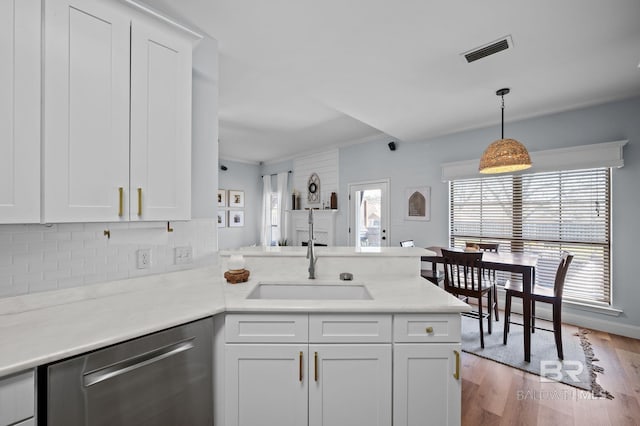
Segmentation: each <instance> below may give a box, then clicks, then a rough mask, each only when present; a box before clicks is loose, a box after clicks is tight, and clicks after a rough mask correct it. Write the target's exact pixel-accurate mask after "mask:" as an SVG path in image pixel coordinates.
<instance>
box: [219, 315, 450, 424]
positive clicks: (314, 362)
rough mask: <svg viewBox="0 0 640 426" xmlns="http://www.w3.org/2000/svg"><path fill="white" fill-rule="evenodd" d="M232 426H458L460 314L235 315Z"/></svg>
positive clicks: (228, 389)
mask: <svg viewBox="0 0 640 426" xmlns="http://www.w3.org/2000/svg"><path fill="white" fill-rule="evenodd" d="M224 357H225V361H224V366H225V374H224V376H225V379H224V381H225V383H224V424H225V425H226V426H254V425H255V426H257V425H261V426H262V425H278V426H288V425H291V426H304V425H310V426H360V425H367V426H391V425H394V426H410V425H411V426H413V425H416V426H417V425H424V424H434V425H459V424H460V398H461V384H460V383H461V381H460V376H459V374H460V315H459V314H428V315H427V314H425V315H420V314H396V315H391V314H320V313H318V314H289V315H287V314H227V315H226V316H225V351H224Z"/></svg>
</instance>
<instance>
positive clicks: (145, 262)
mask: <svg viewBox="0 0 640 426" xmlns="http://www.w3.org/2000/svg"><path fill="white" fill-rule="evenodd" d="M137 256H138V262H137V263H138V269H148V268H149V267H150V266H151V249H139V250H138V252H137Z"/></svg>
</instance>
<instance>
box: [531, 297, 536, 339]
mask: <svg viewBox="0 0 640 426" xmlns="http://www.w3.org/2000/svg"><path fill="white" fill-rule="evenodd" d="M535 332H536V301H535V300H533V299H532V300H531V334H533V333H535Z"/></svg>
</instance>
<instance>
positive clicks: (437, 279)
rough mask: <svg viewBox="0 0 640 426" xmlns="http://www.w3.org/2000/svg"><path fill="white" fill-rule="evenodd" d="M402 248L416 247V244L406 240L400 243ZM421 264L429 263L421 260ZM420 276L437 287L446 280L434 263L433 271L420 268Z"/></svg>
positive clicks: (432, 265) (432, 264)
mask: <svg viewBox="0 0 640 426" xmlns="http://www.w3.org/2000/svg"><path fill="white" fill-rule="evenodd" d="M400 247H415V244H414V242H413V240H404V241H400ZM423 257H425V256H423ZM421 262H428V260H423V259H421ZM420 276H421V277H422V278H424V279H426V280H428V281H429V282H431V283H433V284H435V285H437V286H439V285H440V283H441V282H442V280H444V274H442V273H441V272H439V271H438V269H437V268H436V263H434V262H432V263H431V269H422V268H420Z"/></svg>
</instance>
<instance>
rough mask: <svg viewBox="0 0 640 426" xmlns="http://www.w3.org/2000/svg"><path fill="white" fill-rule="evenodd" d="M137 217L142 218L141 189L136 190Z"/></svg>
mask: <svg viewBox="0 0 640 426" xmlns="http://www.w3.org/2000/svg"><path fill="white" fill-rule="evenodd" d="M138 216H142V188H138Z"/></svg>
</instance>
